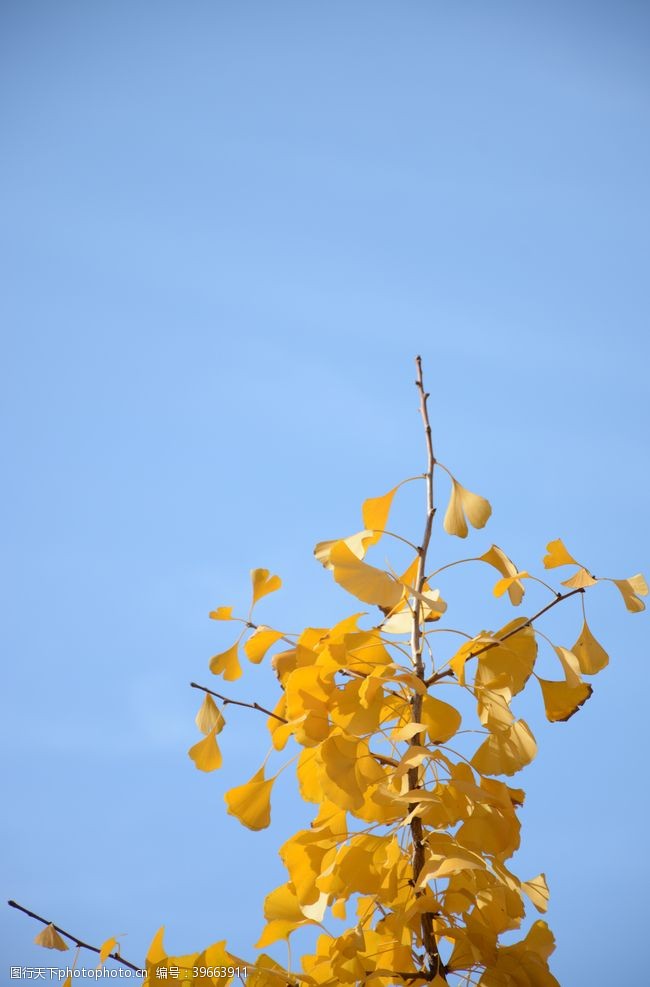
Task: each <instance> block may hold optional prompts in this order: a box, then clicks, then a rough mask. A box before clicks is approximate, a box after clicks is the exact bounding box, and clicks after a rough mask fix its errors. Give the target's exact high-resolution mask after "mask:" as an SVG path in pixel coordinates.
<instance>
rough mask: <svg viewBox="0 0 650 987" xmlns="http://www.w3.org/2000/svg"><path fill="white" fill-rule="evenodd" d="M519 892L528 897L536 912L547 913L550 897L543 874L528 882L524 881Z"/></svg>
mask: <svg viewBox="0 0 650 987" xmlns="http://www.w3.org/2000/svg"><path fill="white" fill-rule="evenodd" d="M521 890H522V891H524V892H525V893H526V894H527V895H528V897H529V898H530V900H531V901H532V903H533V905H534V906H535V908H536V909H537V911H538V912H545V911H547V909H548V899H549V897H550V895H549V890H548V884H547V883H546V876H545V875H544V874H538V875H537V877H533V878H532V879H531V880H530V881H524V882H523V883H522V885H521Z"/></svg>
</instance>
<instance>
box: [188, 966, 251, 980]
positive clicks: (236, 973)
mask: <svg viewBox="0 0 650 987" xmlns="http://www.w3.org/2000/svg"><path fill="white" fill-rule="evenodd" d="M247 975H248V969H247V967H245V966H194V967H192V977H215V978H218V977H246V976H247Z"/></svg>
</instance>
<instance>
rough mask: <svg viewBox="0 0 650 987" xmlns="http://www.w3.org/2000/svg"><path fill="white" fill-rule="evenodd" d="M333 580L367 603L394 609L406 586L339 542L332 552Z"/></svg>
mask: <svg viewBox="0 0 650 987" xmlns="http://www.w3.org/2000/svg"><path fill="white" fill-rule="evenodd" d="M330 561H331V563H332V573H333V575H334V579H335V580H336V582H337V583H338V584H339V586H342V587H343V589H346V590H347V591H348V593H351V594H352V595H353V596H356V598H357V599H358V600H363V602H364V603H374V604H375V605H376V606H379V607H389V608H391V609H392V608H393V607H394V606H395V605H396V604H397V603H399V602H400V600H401V599H402V597H403V595H404V593H405V592H406V590H405V588H404V587H403V586H402V585H401V584H400V583H398V582H396V580H394V579H393V578H392V576H390V575H389V574H388V573H387V572H384V571H383V569H375V567H374V566H371V565H367V563H365V562H362V561H361V560H360V559H358V558H357V557H356V555H354V553H353V552H351V551H350V549H349V548H348V546H347V545H346V544H345V543H344V542H337V543H336V544H335V545H334V546H333V548H332V549H331V552H330Z"/></svg>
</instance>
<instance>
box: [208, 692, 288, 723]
mask: <svg viewBox="0 0 650 987" xmlns="http://www.w3.org/2000/svg"><path fill="white" fill-rule="evenodd" d="M190 686H191V687H192V688H193V689H200V690H201V692H207V694H208V695H209V696H214V697H215V698H216V699H220V700H221V702H222V703H223V704H224V706H245V707H246V709H256V710H258V712H260V713H266V715H267V716H272V717H273V718H274V719H276V720H279V721H280V723H288V722H289V721H288V720H287V719H285V718H284V716H280V715H279V714H278V713H273V712H271V710H270V709H267V708H266V706H260V704H259V703H245V702H242V701H241V699H229V698H228V696H222V695H221V693H220V692H214V691H213V690H212V689H208V688H207V687H206V686H204V685H198V683H196V682H190Z"/></svg>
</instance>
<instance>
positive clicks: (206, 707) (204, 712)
mask: <svg viewBox="0 0 650 987" xmlns="http://www.w3.org/2000/svg"><path fill="white" fill-rule="evenodd" d="M195 722H196V725H197V727H198V728H199V730H200V731H201V733H210V731H211V730H214V731H215V733H221V731H222V730H223V728H224V726H225V724H226V721H225V719H224V716H223V713H222V712H221V710H220V709H219V707H218V706H217V704H216V703H215V701H214V699H213V698H212V696H210V695H208V694H207V693H206V695H205V699H204V700H203V702H202V703H201V707H200V709H199V711H198V713H197V714H196V721H195Z"/></svg>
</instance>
